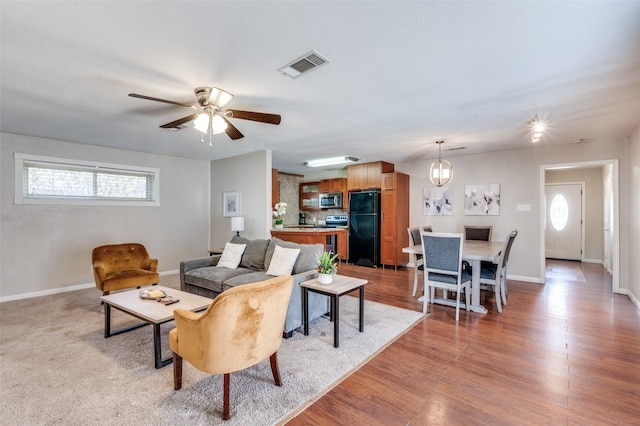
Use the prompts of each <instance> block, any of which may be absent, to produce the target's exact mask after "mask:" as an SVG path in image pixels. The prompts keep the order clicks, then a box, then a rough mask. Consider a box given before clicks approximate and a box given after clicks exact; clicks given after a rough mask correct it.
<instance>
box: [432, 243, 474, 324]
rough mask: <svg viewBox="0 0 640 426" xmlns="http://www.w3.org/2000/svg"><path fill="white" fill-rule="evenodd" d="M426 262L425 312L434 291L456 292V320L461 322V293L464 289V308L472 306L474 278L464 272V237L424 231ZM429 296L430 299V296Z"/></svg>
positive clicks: (433, 295) (433, 299) (433, 298)
mask: <svg viewBox="0 0 640 426" xmlns="http://www.w3.org/2000/svg"><path fill="white" fill-rule="evenodd" d="M421 237H422V256H423V261H424V298H423V301H424V302H423V305H422V312H423V313H427V303H428V302H429V301H431V303H434V301H435V290H436V288H440V289H442V290H443V291H447V290H453V291H455V292H456V321H459V320H460V293H461V292H462V290H463V289H464V294H465V308H466V310H467V311H468V310H469V306H470V304H471V300H470V293H471V275H469V274H468V273H467V272H466V271H463V270H462V243H463V240H462V234H444V233H435V232H424V231H423V232H422V233H421ZM428 295H430V296H428Z"/></svg>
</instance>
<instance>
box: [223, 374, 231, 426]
mask: <svg viewBox="0 0 640 426" xmlns="http://www.w3.org/2000/svg"><path fill="white" fill-rule="evenodd" d="M230 376H231V375H230V374H229V373H227V374H225V375H224V407H223V411H222V419H223V420H229V419H230V418H231V416H230V415H229V388H230V387H231V377H230Z"/></svg>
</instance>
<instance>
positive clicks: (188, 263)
mask: <svg viewBox="0 0 640 426" xmlns="http://www.w3.org/2000/svg"><path fill="white" fill-rule="evenodd" d="M221 257H222V255H221V254H215V255H213V256H207V257H201V258H199V259H191V260H183V261H182V262H180V290H182V291H185V290H184V289H185V286H184V274H185V273H186V272H187V271H190V270H192V269H197V268H206V267H207V266H216V265H217V264H218V261H219V260H220V258H221Z"/></svg>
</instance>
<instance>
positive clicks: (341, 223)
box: [324, 214, 349, 228]
mask: <svg viewBox="0 0 640 426" xmlns="http://www.w3.org/2000/svg"><path fill="white" fill-rule="evenodd" d="M324 222H325V223H326V227H327V228H349V216H347V215H346V214H340V215H334V216H327V217H326V218H325V219H324Z"/></svg>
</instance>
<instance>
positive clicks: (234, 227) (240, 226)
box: [231, 216, 244, 237]
mask: <svg viewBox="0 0 640 426" xmlns="http://www.w3.org/2000/svg"><path fill="white" fill-rule="evenodd" d="M231 231H236V235H237V236H238V237H239V236H240V231H244V217H242V216H234V217H232V218H231Z"/></svg>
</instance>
